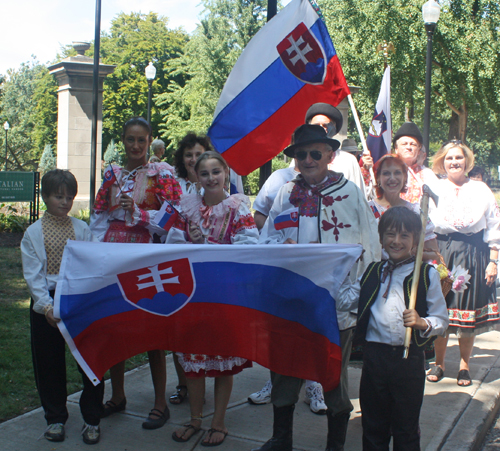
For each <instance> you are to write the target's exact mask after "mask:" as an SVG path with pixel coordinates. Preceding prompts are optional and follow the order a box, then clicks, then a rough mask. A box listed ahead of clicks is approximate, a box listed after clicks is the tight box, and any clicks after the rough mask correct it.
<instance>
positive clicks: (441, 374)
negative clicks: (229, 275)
mask: <svg viewBox="0 0 500 451" xmlns="http://www.w3.org/2000/svg"><path fill="white" fill-rule="evenodd" d="M429 376H436V377H437V379H436V380H435V381H433V380H432V379H429ZM443 377H444V371H443V368H441V367H440V366H434V368H432V369H431V370H430V371H429V372H428V373H427V380H428V381H429V382H434V383H435V382H439V381H440V380H441V379H442V378H443Z"/></svg>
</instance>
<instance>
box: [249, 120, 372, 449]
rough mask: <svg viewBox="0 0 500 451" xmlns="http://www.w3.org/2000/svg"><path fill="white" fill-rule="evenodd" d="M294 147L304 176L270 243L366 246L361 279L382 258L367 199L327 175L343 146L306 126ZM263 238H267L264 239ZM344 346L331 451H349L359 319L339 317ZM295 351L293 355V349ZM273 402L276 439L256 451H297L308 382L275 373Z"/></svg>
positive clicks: (285, 197)
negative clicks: (292, 214)
mask: <svg viewBox="0 0 500 451" xmlns="http://www.w3.org/2000/svg"><path fill="white" fill-rule="evenodd" d="M292 142H293V143H294V144H293V145H291V146H289V147H287V148H286V149H285V150H284V152H285V155H287V156H289V157H293V158H295V159H296V160H297V165H298V169H299V170H300V174H299V175H298V176H297V177H296V178H295V179H294V180H292V181H291V182H288V183H287V184H286V185H284V186H283V187H282V188H281V189H280V191H279V192H278V195H277V196H276V199H275V201H274V204H273V207H272V208H271V211H270V213H269V217H268V218H267V221H266V223H265V225H264V228H267V234H265V238H263V242H265V243H269V244H278V243H283V244H297V243H300V244H305V243H338V244H361V245H362V246H363V249H364V254H363V257H362V258H361V259H360V261H359V262H358V263H357V264H356V266H355V267H354V268H353V269H352V270H351V274H350V277H351V278H352V280H355V279H356V278H358V277H360V276H361V275H362V274H363V272H364V270H365V268H366V267H367V266H368V264H369V263H371V262H372V261H375V260H379V259H380V253H381V249H380V244H379V239H378V235H377V226H376V222H375V218H374V216H373V214H372V213H371V211H370V208H369V206H368V203H367V202H366V199H365V196H364V194H363V193H362V192H361V190H360V189H359V188H358V187H357V186H356V185H355V184H354V183H352V182H350V181H349V180H347V179H346V178H345V177H344V176H343V175H342V174H341V173H337V172H333V171H329V170H328V164H329V163H331V162H332V160H333V158H334V152H335V151H336V150H337V149H338V148H339V146H340V143H339V141H337V140H335V139H331V138H328V136H327V133H326V131H325V130H324V129H323V128H322V127H321V126H319V125H302V126H300V127H299V128H298V129H297V130H295V132H294V134H293V138H292ZM291 210H294V211H296V212H297V213H298V217H299V221H298V227H290V228H280V229H279V230H277V229H276V228H275V226H274V221H275V219H276V218H277V217H278V216H279V215H280V214H281V213H283V212H285V211H291ZM263 236H264V235H263ZM337 315H338V321H339V329H340V331H341V332H340V340H341V347H342V371H341V376H340V378H341V380H340V385H339V386H338V387H337V388H336V389H334V390H332V391H329V392H326V393H325V403H326V405H327V407H328V409H327V418H328V438H327V447H326V450H327V451H334V450H335V451H340V450H343V449H344V443H345V438H346V433H347V426H348V422H349V417H350V412H351V410H352V409H353V406H352V404H351V402H350V400H349V394H348V384H347V365H348V362H349V355H350V352H351V343H352V329H353V327H354V326H355V323H356V321H355V316H353V315H351V314H349V313H347V314H342V313H341V312H337ZM289 352H293V350H289ZM271 379H272V392H271V402H272V403H273V408H274V424H273V437H272V438H271V439H270V440H269V441H267V442H266V443H265V444H264V445H263V446H262V447H261V448H258V449H256V450H253V451H292V431H293V412H294V409H295V404H296V402H297V401H298V397H299V392H300V389H301V387H302V383H303V381H302V380H301V379H298V378H295V377H291V376H283V375H280V374H276V373H271Z"/></svg>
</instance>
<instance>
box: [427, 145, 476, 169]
mask: <svg viewBox="0 0 500 451" xmlns="http://www.w3.org/2000/svg"><path fill="white" fill-rule="evenodd" d="M454 148H458V149H460V150H461V151H462V153H463V154H464V157H465V173H466V174H468V173H469V171H470V170H471V169H472V168H473V167H474V153H473V152H472V150H470V149H469V147H467V146H466V145H465V144H462V141H458V140H452V141H448V142H446V143H444V144H443V145H442V146H441V148H440V149H439V150H438V151H437V152H436V154H435V155H434V157H433V158H432V170H433V171H434V172H435V173H436V174H446V171H445V169H444V160H445V158H446V155H447V154H448V152H449V151H450V150H451V149H454Z"/></svg>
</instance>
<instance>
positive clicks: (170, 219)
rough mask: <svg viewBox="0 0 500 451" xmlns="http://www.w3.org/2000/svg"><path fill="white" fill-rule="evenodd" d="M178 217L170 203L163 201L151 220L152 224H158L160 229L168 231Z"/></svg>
mask: <svg viewBox="0 0 500 451" xmlns="http://www.w3.org/2000/svg"><path fill="white" fill-rule="evenodd" d="M178 217H179V212H178V211H177V210H176V208H175V207H174V206H173V205H172V204H171V203H170V202H168V201H165V202H163V205H162V206H161V208H160V210H159V211H158V213H157V214H156V216H155V218H154V219H153V222H155V223H156V224H158V226H160V227H162V228H163V229H165V230H166V231H169V230H170V228H171V227H172V226H173V225H174V224H175V222H176V221H177V218H178Z"/></svg>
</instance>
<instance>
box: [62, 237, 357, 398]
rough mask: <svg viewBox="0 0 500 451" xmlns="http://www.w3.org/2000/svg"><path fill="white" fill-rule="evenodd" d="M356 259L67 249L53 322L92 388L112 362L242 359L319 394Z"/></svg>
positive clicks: (337, 352)
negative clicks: (172, 354) (164, 356)
mask: <svg viewBox="0 0 500 451" xmlns="http://www.w3.org/2000/svg"><path fill="white" fill-rule="evenodd" d="M132 247H133V252H132V251H131V248H132ZM361 252H362V248H361V246H360V245H352V246H351V245H337V244H325V245H322V246H316V245H309V244H298V245H294V246H283V245H254V246H245V245H230V246H225V245H219V246H207V245H194V244H191V245H181V244H175V245H158V244H133V245H132V244H128V243H93V242H90V243H89V242H77V241H68V244H67V245H66V248H65V249H64V254H63V259H62V263H61V271H60V275H59V280H58V283H57V289H56V294H55V304H54V314H55V316H56V317H59V318H61V321H60V322H59V323H58V326H59V329H60V331H61V333H62V334H63V336H64V338H65V339H66V341H67V343H68V345H69V348H70V350H71V352H72V353H73V355H74V356H75V358H76V360H77V361H78V363H79V364H80V366H81V367H82V368H83V370H84V371H85V373H86V374H87V376H88V377H89V378H90V380H91V381H93V383H94V384H97V383H98V381H99V380H100V379H102V377H103V376H104V373H105V372H106V370H108V369H109V368H110V367H111V366H113V365H115V364H116V363H118V362H122V361H123V360H125V359H127V358H130V357H131V356H134V355H137V354H139V353H142V352H145V351H148V350H153V349H169V350H175V351H178V352H184V353H193V354H211V355H226V356H238V357H243V358H246V359H249V360H251V361H254V362H257V363H259V364H261V365H263V366H266V367H267V368H269V369H271V370H273V371H275V372H277V373H279V374H284V375H290V376H296V377H300V378H303V379H310V380H314V381H318V382H320V383H322V384H323V387H324V388H325V390H331V389H333V388H335V387H336V386H337V385H338V381H339V375H340V365H341V348H340V338H339V330H338V324H337V315H336V309H335V297H336V296H337V293H338V291H339V287H340V285H341V284H342V282H343V281H344V279H345V277H346V276H347V274H348V272H349V270H350V268H351V267H352V265H353V264H354V262H355V261H356V259H357V258H358V257H359V256H360V255H361Z"/></svg>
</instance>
